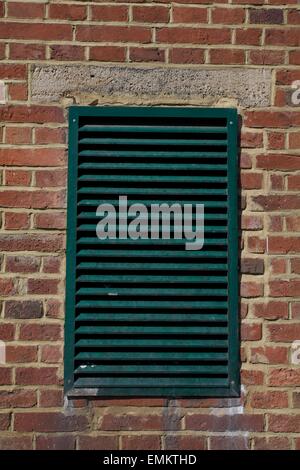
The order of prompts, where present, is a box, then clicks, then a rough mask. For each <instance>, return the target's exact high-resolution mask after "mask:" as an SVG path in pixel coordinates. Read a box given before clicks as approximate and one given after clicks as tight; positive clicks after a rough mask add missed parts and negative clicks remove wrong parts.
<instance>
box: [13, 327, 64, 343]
mask: <svg viewBox="0 0 300 470" xmlns="http://www.w3.org/2000/svg"><path fill="white" fill-rule="evenodd" d="M61 338H62V329H61V326H60V325H54V324H52V323H44V324H42V325H38V324H34V323H33V324H30V323H27V324H25V325H21V327H20V340H24V341H36V342H39V341H58V340H61Z"/></svg>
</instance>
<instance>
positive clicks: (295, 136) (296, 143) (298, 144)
mask: <svg viewBox="0 0 300 470" xmlns="http://www.w3.org/2000/svg"><path fill="white" fill-rule="evenodd" d="M289 148H290V149H299V148H300V134H299V132H291V133H290V134H289Z"/></svg>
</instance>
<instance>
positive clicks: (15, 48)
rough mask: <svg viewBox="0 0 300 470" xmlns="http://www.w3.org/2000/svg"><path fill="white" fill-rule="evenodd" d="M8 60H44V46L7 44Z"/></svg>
mask: <svg viewBox="0 0 300 470" xmlns="http://www.w3.org/2000/svg"><path fill="white" fill-rule="evenodd" d="M9 58H10V59H17V60H43V59H45V58H46V47H45V45H44V44H21V43H10V44H9Z"/></svg>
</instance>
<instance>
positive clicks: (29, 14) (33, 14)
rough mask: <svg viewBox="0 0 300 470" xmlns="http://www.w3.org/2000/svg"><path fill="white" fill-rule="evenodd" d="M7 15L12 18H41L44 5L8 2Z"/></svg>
mask: <svg viewBox="0 0 300 470" xmlns="http://www.w3.org/2000/svg"><path fill="white" fill-rule="evenodd" d="M7 9H8V10H7V16H8V17H14V18H43V17H44V9H45V6H44V5H43V4H41V3H22V2H9V3H8V4H7Z"/></svg>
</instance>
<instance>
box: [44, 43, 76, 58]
mask: <svg viewBox="0 0 300 470" xmlns="http://www.w3.org/2000/svg"><path fill="white" fill-rule="evenodd" d="M50 58H51V59H55V60H84V47H82V46H71V45H64V46H62V45H53V46H50Z"/></svg>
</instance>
